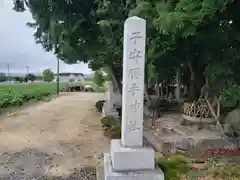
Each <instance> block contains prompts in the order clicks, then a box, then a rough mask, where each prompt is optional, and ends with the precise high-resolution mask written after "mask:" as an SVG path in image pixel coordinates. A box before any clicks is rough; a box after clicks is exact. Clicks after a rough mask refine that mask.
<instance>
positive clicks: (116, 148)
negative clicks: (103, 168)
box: [110, 139, 155, 171]
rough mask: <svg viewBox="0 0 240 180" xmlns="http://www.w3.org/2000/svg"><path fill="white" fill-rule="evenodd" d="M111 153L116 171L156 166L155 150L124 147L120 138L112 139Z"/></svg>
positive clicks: (146, 168)
mask: <svg viewBox="0 0 240 180" xmlns="http://www.w3.org/2000/svg"><path fill="white" fill-rule="evenodd" d="M110 154H111V160H112V167H113V169H114V171H124V170H128V171H131V170H132V171H134V170H139V169H141V170H149V169H154V168H155V151H154V150H153V149H152V148H147V147H137V148H132V147H131V148H126V147H122V145H121V140H120V139H113V140H111V148H110Z"/></svg>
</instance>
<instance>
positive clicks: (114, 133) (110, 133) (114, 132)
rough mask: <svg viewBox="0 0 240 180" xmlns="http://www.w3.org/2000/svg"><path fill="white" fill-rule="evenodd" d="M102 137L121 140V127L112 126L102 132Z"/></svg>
mask: <svg viewBox="0 0 240 180" xmlns="http://www.w3.org/2000/svg"><path fill="white" fill-rule="evenodd" d="M104 135H105V136H106V137H108V138H110V139H120V138H121V125H114V126H112V127H111V128H108V129H106V130H105V131H104Z"/></svg>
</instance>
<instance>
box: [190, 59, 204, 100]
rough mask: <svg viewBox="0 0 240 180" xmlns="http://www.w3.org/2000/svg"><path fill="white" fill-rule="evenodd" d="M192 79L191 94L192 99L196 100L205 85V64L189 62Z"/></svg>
mask: <svg viewBox="0 0 240 180" xmlns="http://www.w3.org/2000/svg"><path fill="white" fill-rule="evenodd" d="M188 68H189V73H190V81H189V91H188V92H189V95H190V100H192V101H193V100H195V99H197V98H199V97H200V95H201V88H202V86H203V85H204V82H205V77H204V75H203V72H204V65H203V64H199V63H198V62H194V63H190V62H189V63H188Z"/></svg>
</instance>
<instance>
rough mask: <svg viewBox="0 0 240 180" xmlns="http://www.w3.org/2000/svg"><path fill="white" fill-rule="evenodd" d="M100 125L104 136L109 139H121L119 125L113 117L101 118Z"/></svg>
mask: <svg viewBox="0 0 240 180" xmlns="http://www.w3.org/2000/svg"><path fill="white" fill-rule="evenodd" d="M101 124H102V127H103V129H104V135H105V136H107V137H109V138H110V139H116V138H120V137H121V123H120V121H118V120H117V119H116V118H115V117H113V116H105V117H103V118H101Z"/></svg>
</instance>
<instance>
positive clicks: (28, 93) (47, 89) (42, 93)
mask: <svg viewBox="0 0 240 180" xmlns="http://www.w3.org/2000/svg"><path fill="white" fill-rule="evenodd" d="M66 85H67V84H66V83H61V84H60V91H61V92H64V91H65V90H66ZM75 85H90V86H92V87H93V89H94V91H95V92H103V91H104V90H105V88H103V87H97V86H96V84H95V83H94V82H92V81H86V82H78V83H72V84H69V86H75ZM56 92H57V84H56V83H39V84H1V85H0V108H6V107H9V106H20V105H22V104H23V103H24V102H26V101H29V100H41V99H43V98H44V97H47V96H51V95H54V94H56Z"/></svg>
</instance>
